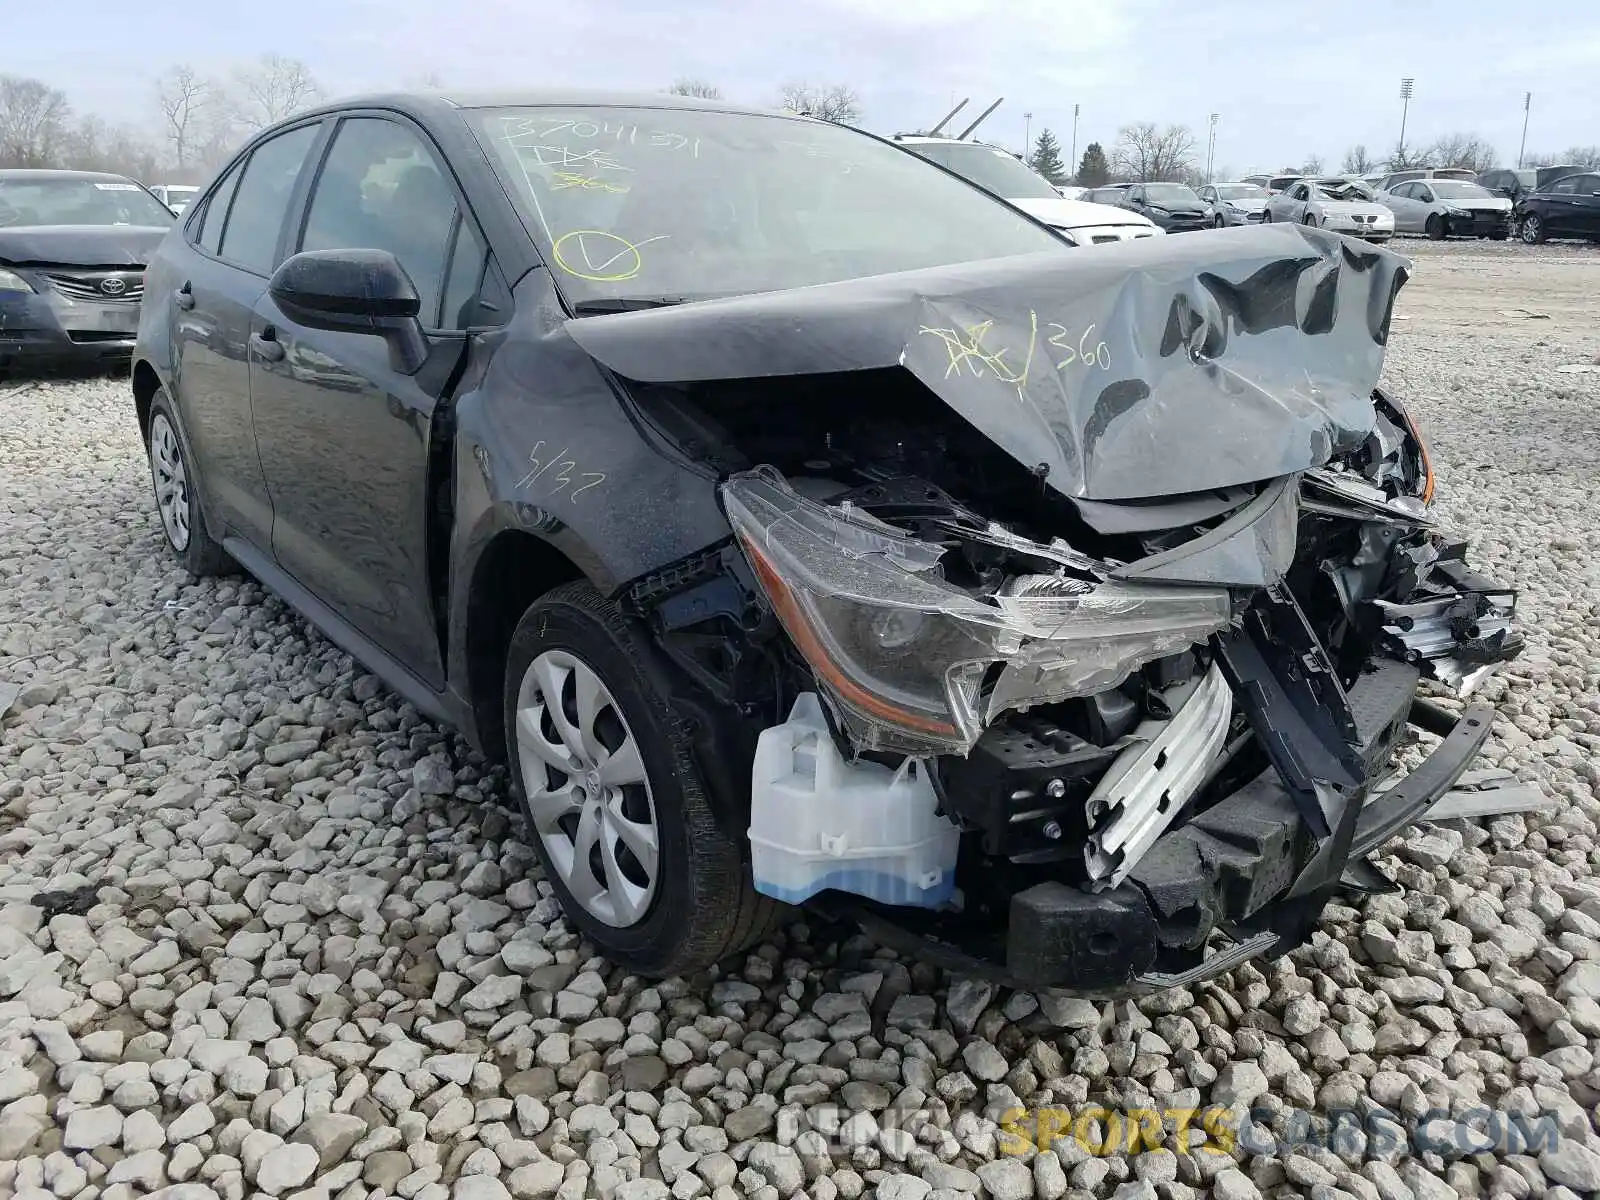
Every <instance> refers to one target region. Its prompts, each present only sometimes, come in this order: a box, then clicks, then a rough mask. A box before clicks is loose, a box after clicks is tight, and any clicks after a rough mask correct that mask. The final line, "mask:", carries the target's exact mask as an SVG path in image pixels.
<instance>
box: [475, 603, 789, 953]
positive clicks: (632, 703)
mask: <svg viewBox="0 0 1600 1200" xmlns="http://www.w3.org/2000/svg"><path fill="white" fill-rule="evenodd" d="M670 697H671V688H670V684H669V679H668V676H667V674H666V668H665V667H664V666H662V665H661V664H660V663H659V660H658V657H657V652H656V651H655V649H654V647H653V646H652V645H651V644H650V642H649V639H648V636H647V634H646V633H645V632H644V630H643V628H642V627H641V626H639V625H638V623H637V622H635V621H633V620H631V619H629V618H628V617H626V616H624V615H623V614H622V613H621V612H620V611H619V610H618V609H617V608H616V607H615V606H614V605H612V604H611V603H609V602H608V601H606V600H605V599H604V598H602V597H601V596H600V595H599V593H597V592H596V591H595V590H594V589H593V588H592V587H590V586H589V585H588V584H587V583H574V584H567V585H564V586H562V587H559V588H556V589H554V590H553V591H551V592H549V593H548V594H547V595H545V596H543V597H541V598H540V599H539V600H537V601H535V602H534V604H533V605H531V606H530V607H529V608H528V610H527V612H526V613H524V614H523V617H522V620H521V621H520V622H519V623H518V625H517V629H516V632H515V634H513V636H512V639H511V647H510V650H509V653H508V656H507V662H506V678H505V693H504V702H505V723H506V745H507V747H508V749H509V750H510V756H511V776H512V779H513V780H514V781H515V790H516V793H517V796H518V799H519V800H520V801H521V804H522V808H523V812H524V815H525V816H526V817H527V820H528V824H529V827H530V831H531V833H532V840H533V842H534V845H535V847H536V849H537V851H538V854H539V857H540V859H541V861H542V862H543V864H544V868H545V875H546V877H547V878H548V879H549V880H550V882H551V885H552V886H553V887H554V888H555V891H556V895H557V896H558V897H559V899H560V901H561V906H562V908H563V909H564V910H565V912H566V915H567V918H568V920H569V921H571V922H572V924H573V925H575V926H576V927H577V928H578V929H579V930H580V931H581V932H582V933H583V935H584V936H585V937H587V938H588V939H589V940H590V941H591V942H593V943H594V944H595V946H597V947H598V948H599V950H600V952H601V953H602V954H604V955H605V956H606V957H607V958H610V959H611V960H612V961H614V962H616V963H618V964H620V965H622V966H623V967H626V968H627V969H629V970H631V971H637V972H639V973H640V974H644V975H655V976H664V975H681V974H685V973H688V972H691V971H695V970H698V969H700V968H702V967H706V966H709V965H710V964H711V963H714V962H716V961H717V960H718V959H720V958H723V957H724V956H726V955H728V954H731V953H734V952H735V951H738V950H742V949H744V948H745V947H747V946H749V945H750V944H752V943H753V942H755V941H758V940H759V939H760V938H761V937H762V936H763V935H765V934H766V933H767V932H769V930H770V929H771V928H772V926H773V925H774V924H775V922H776V919H777V916H778V914H779V913H781V911H782V906H781V905H779V904H778V903H777V902H776V901H773V900H770V899H768V898H766V897H763V896H760V895H758V894H757V893H756V891H755V888H754V885H753V884H752V882H751V879H750V869H749V865H748V862H747V855H746V852H745V846H744V842H743V839H742V838H735V837H731V836H729V835H728V834H726V833H724V832H723V830H722V829H721V828H719V827H718V825H717V823H716V821H715V819H714V817H713V815H712V811H711V806H710V803H709V801H708V799H707V795H706V789H705V784H704V782H703V781H702V779H701V776H700V771H699V768H698V766H697V765H696V764H695V761H694V757H693V754H692V751H691V743H690V734H689V730H688V728H687V727H686V725H685V723H684V722H683V720H682V718H681V717H679V716H678V714H677V713H676V712H675V711H674V708H673V706H672V703H671V698H670Z"/></svg>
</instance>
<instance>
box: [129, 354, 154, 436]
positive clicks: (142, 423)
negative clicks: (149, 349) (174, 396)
mask: <svg viewBox="0 0 1600 1200" xmlns="http://www.w3.org/2000/svg"><path fill="white" fill-rule="evenodd" d="M130 383H131V386H132V388H133V410H134V412H135V413H136V414H137V415H138V418H139V437H140V440H141V441H143V440H147V439H148V438H149V436H150V406H151V405H152V404H153V403H155V398H156V393H157V392H159V391H160V390H161V386H162V384H161V376H160V374H159V373H158V372H157V371H156V369H155V367H153V366H151V365H150V360H149V359H147V358H140V359H135V360H134V363H133V373H132V376H131V378H130Z"/></svg>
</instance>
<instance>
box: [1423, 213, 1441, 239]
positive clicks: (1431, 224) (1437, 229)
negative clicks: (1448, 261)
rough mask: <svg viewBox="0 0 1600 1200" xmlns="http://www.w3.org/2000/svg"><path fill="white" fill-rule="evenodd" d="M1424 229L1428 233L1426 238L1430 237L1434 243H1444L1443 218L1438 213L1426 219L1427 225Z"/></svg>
mask: <svg viewBox="0 0 1600 1200" xmlns="http://www.w3.org/2000/svg"><path fill="white" fill-rule="evenodd" d="M1426 229H1427V232H1428V236H1429V237H1431V238H1432V239H1433V240H1434V241H1436V242H1442V241H1444V235H1445V227H1444V218H1443V217H1441V216H1440V215H1439V214H1438V213H1434V214H1433V215H1432V216H1431V217H1429V218H1428V224H1427V226H1426Z"/></svg>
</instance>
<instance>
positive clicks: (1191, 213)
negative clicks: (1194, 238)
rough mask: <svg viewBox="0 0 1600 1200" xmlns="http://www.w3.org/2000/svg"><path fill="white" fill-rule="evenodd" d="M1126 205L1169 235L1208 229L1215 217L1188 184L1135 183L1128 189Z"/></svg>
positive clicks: (1209, 207)
mask: <svg viewBox="0 0 1600 1200" xmlns="http://www.w3.org/2000/svg"><path fill="white" fill-rule="evenodd" d="M1126 203H1127V205H1128V207H1129V208H1130V209H1132V210H1133V211H1134V212H1136V213H1138V214H1139V215H1140V216H1142V217H1147V218H1149V219H1150V220H1151V221H1154V222H1155V223H1156V224H1157V225H1159V226H1161V228H1162V229H1165V230H1166V231H1167V232H1168V233H1188V232H1191V231H1192V230H1196V229H1207V228H1209V227H1210V225H1211V221H1212V218H1213V217H1214V216H1215V215H1216V214H1215V213H1214V212H1213V211H1212V209H1211V206H1210V205H1208V204H1207V203H1206V202H1205V201H1204V200H1202V199H1200V197H1199V195H1198V194H1197V193H1196V192H1195V190H1194V189H1193V188H1192V187H1190V186H1189V185H1188V184H1186V183H1135V184H1133V185H1131V186H1130V187H1129V188H1128V197H1127V201H1126Z"/></svg>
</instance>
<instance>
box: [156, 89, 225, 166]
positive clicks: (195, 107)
mask: <svg viewBox="0 0 1600 1200" xmlns="http://www.w3.org/2000/svg"><path fill="white" fill-rule="evenodd" d="M212 93H213V88H212V86H211V84H210V83H209V82H208V81H207V80H205V79H204V78H202V77H201V76H200V74H199V73H198V72H196V71H195V69H194V68H193V67H190V66H184V65H179V66H175V67H171V68H169V69H168V71H167V73H166V74H165V75H163V76H161V78H159V79H157V80H156V104H157V106H158V107H159V108H160V109H161V116H162V118H163V120H164V121H165V125H164V127H163V129H162V133H163V135H164V137H165V138H166V141H167V143H168V144H169V145H171V147H172V154H173V158H174V159H175V160H176V166H177V168H178V170H179V171H180V172H181V171H183V170H184V169H185V168H186V167H188V166H189V165H190V163H191V161H192V159H193V157H194V150H195V147H196V144H197V143H198V142H200V141H202V140H203V138H204V131H203V130H202V128H201V126H202V122H203V121H205V120H206V119H207V117H208V116H209V113H208V111H207V110H209V109H210V108H211V107H212V102H213V100H214V96H213V94H212Z"/></svg>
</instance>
